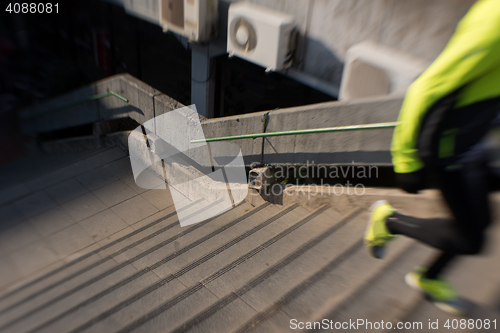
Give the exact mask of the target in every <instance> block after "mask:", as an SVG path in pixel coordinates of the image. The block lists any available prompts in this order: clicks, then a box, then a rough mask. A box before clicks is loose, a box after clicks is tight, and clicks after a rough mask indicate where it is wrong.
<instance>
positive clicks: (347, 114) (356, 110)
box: [201, 97, 403, 166]
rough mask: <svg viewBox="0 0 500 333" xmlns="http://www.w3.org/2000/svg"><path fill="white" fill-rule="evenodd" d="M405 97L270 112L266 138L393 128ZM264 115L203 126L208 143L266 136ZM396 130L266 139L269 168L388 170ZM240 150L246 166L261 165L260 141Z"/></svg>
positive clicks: (244, 141) (245, 143)
mask: <svg viewBox="0 0 500 333" xmlns="http://www.w3.org/2000/svg"><path fill="white" fill-rule="evenodd" d="M402 101H403V98H402V97H383V98H370V99H362V100H356V101H343V102H328V103H320V104H314V105H305V106H300V107H294V108H287V109H281V110H276V111H271V112H270V114H269V123H268V126H267V132H277V131H289V130H298V129H310V128H323V127H334V126H345V125H358V124H370V123H380V122H393V121H396V120H397V117H398V114H399V110H400V108H401V104H402ZM264 114H265V112H256V113H251V114H245V115H239V116H231V117H226V118H218V119H208V120H205V121H202V123H201V124H202V127H203V131H204V133H205V137H206V138H214V137H222V136H233V135H241V134H252V133H261V132H262V118H263V116H264ZM392 133H393V129H392V128H388V129H377V130H358V131H349V132H332V133H319V134H303V135H289V136H280V137H269V138H266V139H265V145H264V147H265V148H264V149H265V150H264V162H265V163H267V164H276V165H283V164H306V163H307V162H309V164H313V163H314V164H342V163H352V162H353V161H354V162H355V163H361V164H377V165H390V164H391V159H390V144H391V139H392ZM229 142H233V143H235V144H237V145H238V146H240V148H241V151H242V153H243V156H244V158H245V164H246V165H247V166H250V165H252V164H253V163H260V158H261V156H260V155H261V146H262V139H261V138H257V139H242V140H232V141H229Z"/></svg>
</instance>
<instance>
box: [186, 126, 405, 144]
mask: <svg viewBox="0 0 500 333" xmlns="http://www.w3.org/2000/svg"><path fill="white" fill-rule="evenodd" d="M397 124H398V122H389V123H376V124H364V125H351V126H337V127H326V128H312V129H305V130H294V131H283V132H269V133H256V134H242V135H235V136H223V137H220V138H211V139H198V140H191V141H190V142H191V143H200V142H213V141H225V140H240V139H254V138H262V137H268V136H282V135H296V134H313V133H327V132H340V131H354V130H362V129H379V128H392V127H396V125H397Z"/></svg>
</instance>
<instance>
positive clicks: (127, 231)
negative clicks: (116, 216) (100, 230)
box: [98, 225, 134, 256]
mask: <svg viewBox="0 0 500 333" xmlns="http://www.w3.org/2000/svg"><path fill="white" fill-rule="evenodd" d="M133 231H134V229H132V228H131V227H129V226H128V225H127V227H126V228H124V229H121V230H120V231H117V232H115V233H114V234H111V235H109V236H107V237H105V238H103V239H101V240H100V241H98V242H99V245H100V246H101V247H102V246H103V245H107V244H109V243H111V242H114V241H115V240H117V239H119V238H122V237H124V236H126V235H128V234H130V233H131V232H133ZM123 245H124V244H123V243H122V242H120V243H119V244H117V246H123ZM102 255H103V256H104V255H105V254H104V253H102Z"/></svg>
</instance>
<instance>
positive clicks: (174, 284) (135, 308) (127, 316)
mask: <svg viewBox="0 0 500 333" xmlns="http://www.w3.org/2000/svg"><path fill="white" fill-rule="evenodd" d="M185 288H186V287H185V286H184V285H183V284H182V283H180V282H179V281H178V280H173V281H170V282H169V283H167V284H165V285H163V286H161V287H160V288H158V289H156V290H155V291H154V292H152V293H150V294H148V295H147V296H145V297H142V298H140V299H139V300H137V301H136V302H134V303H132V304H130V305H129V306H127V307H126V308H124V309H122V310H120V311H118V312H116V313H115V314H113V315H112V316H110V317H108V318H106V319H104V320H102V321H100V322H98V323H96V324H95V325H94V326H92V327H90V328H89V329H87V330H85V331H83V332H89V333H90V332H110V331H117V330H118V329H119V328H122V327H125V326H126V325H128V324H130V323H132V322H133V321H134V320H135V319H137V318H139V317H140V316H142V315H144V314H146V313H148V311H151V310H153V309H154V308H155V307H157V306H159V305H160V304H162V303H163V302H165V301H166V300H168V299H170V298H172V297H173V296H175V295H177V294H179V293H180V292H182V291H183V290H184V289H185ZM207 292H208V291H207V290H205V294H204V295H206V294H207ZM207 297H211V300H212V301H213V300H214V296H213V295H211V296H210V295H207ZM197 300H198V302H196V303H194V304H190V307H191V308H192V311H193V312H194V311H196V310H198V309H201V308H203V306H204V305H205V304H206V302H202V299H200V297H198V299H197ZM186 310H187V309H186ZM185 317H186V314H185V313H184V314H183V312H182V310H181V312H180V313H179V316H178V317H177V318H176V319H175V320H173V321H172V319H171V320H170V324H167V325H165V323H162V324H161V326H158V327H161V329H162V330H163V331H165V328H170V327H172V322H178V321H180V320H181V319H182V318H185ZM154 326H155V325H153V327H154ZM143 329H145V332H147V331H149V328H146V327H144V328H143Z"/></svg>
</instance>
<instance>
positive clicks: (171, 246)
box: [0, 204, 279, 325]
mask: <svg viewBox="0 0 500 333" xmlns="http://www.w3.org/2000/svg"><path fill="white" fill-rule="evenodd" d="M250 208H252V207H251V206H248V205H240V206H239V207H238V208H237V209H234V210H231V211H229V212H227V213H226V214H223V215H221V216H220V217H219V218H217V219H214V220H212V221H210V220H208V221H205V222H203V223H199V224H196V225H193V226H191V227H188V228H180V227H177V226H176V227H173V228H172V230H169V231H168V232H163V233H161V234H159V235H158V233H157V232H155V233H153V234H150V235H148V236H146V237H144V238H143V239H142V240H144V239H147V242H151V241H153V242H152V243H151V244H149V245H150V247H147V248H145V249H144V250H142V251H139V253H138V254H136V255H135V256H131V258H130V259H127V260H125V261H119V263H117V262H116V261H115V260H111V259H113V258H115V257H116V256H112V255H109V256H106V257H104V258H103V259H101V260H100V261H98V263H99V262H100V264H99V265H95V264H94V265H91V266H92V267H91V268H92V269H90V270H87V269H86V268H82V269H81V270H80V271H79V272H75V273H73V274H71V275H70V276H69V277H68V278H67V279H64V280H63V281H57V282H54V283H52V284H51V285H50V286H49V287H46V288H44V289H42V290H39V291H37V292H36V293H35V294H32V295H29V296H27V297H25V298H23V299H21V300H20V301H17V302H16V303H14V304H11V305H10V306H8V307H7V308H6V309H5V310H4V311H3V312H2V314H1V315H0V318H1V319H0V320H1V323H2V325H6V324H7V325H13V324H15V323H19V322H20V321H22V322H23V323H26V322H27V320H26V319H27V317H29V316H32V315H34V314H37V313H39V311H42V310H43V312H46V311H49V310H50V308H48V306H49V305H50V306H52V305H54V306H56V305H57V304H59V303H64V304H66V305H68V303H67V302H65V299H66V301H68V300H70V301H71V302H70V303H74V302H77V301H78V299H77V297H75V295H77V294H78V295H81V297H82V299H84V298H88V297H89V296H90V297H91V296H95V295H97V294H99V293H100V292H102V290H101V289H103V288H107V287H109V286H112V285H115V284H116V283H118V282H119V281H123V279H120V276H121V277H124V276H125V273H124V271H123V270H125V271H128V270H129V266H130V265H131V264H132V263H134V262H136V261H138V260H140V259H142V258H144V257H147V256H148V255H149V254H151V253H154V252H156V251H157V250H159V249H162V251H157V253H158V255H159V256H160V259H164V258H165V256H166V255H168V253H170V254H174V257H175V256H177V255H180V253H179V251H180V249H177V246H178V245H176V244H179V243H176V242H179V241H182V240H184V238H185V237H191V239H193V240H194V241H193V242H191V243H190V244H189V246H191V247H194V246H193V244H201V243H202V241H203V238H204V239H209V238H210V237H213V236H215V235H217V234H218V233H220V232H221V231H222V230H223V229H227V228H229V227H230V226H231V224H233V225H234V224H237V223H239V222H241V221H243V220H245V219H241V218H239V219H236V220H234V218H235V217H237V216H240V215H242V212H244V211H245V210H247V211H248V212H247V213H246V215H247V217H251V216H252V215H254V214H258V213H260V210H263V209H270V210H279V209H278V208H274V207H271V206H270V205H268V204H265V205H263V206H262V207H257V208H256V209H253V210H251V209H250ZM243 216H245V215H243ZM228 222H229V223H228ZM177 224H178V222H177ZM221 225H222V226H221ZM214 229H215V231H214ZM193 234H194V236H193ZM207 234H208V235H207ZM151 235H152V236H156V237H153V238H151V237H149V236H151ZM159 237H160V238H159ZM200 237H201V238H200ZM144 243H145V242H144ZM144 243H140V244H138V246H141V245H142V244H144ZM132 245H137V244H132ZM129 247H131V246H130V245H129V246H127V247H126V248H129ZM134 247H136V246H133V247H132V249H133V248H134ZM129 251H130V250H129ZM117 252H118V254H117V256H118V257H119V256H120V255H121V253H122V252H123V251H117ZM126 252H128V251H126ZM131 268H132V269H131V270H130V274H139V273H140V272H137V269H136V268H135V267H131ZM89 271H90V273H88V272H89ZM76 273H78V274H76ZM122 273H123V274H124V275H120V274H122ZM115 276H116V278H115ZM133 276H135V275H133ZM133 276H130V277H129V279H133ZM108 279H109V280H108ZM116 279H118V280H116ZM103 280H104V281H108V282H109V284H106V283H104V284H102V281H103ZM125 280H126V279H125ZM61 282H64V283H61ZM94 283H101V284H102V286H101V287H97V286H96V285H94ZM122 283H123V282H122ZM82 299H80V300H82ZM28 301H29V302H28ZM49 312H50V311H49Z"/></svg>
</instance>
